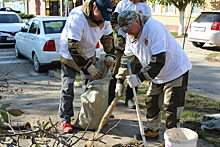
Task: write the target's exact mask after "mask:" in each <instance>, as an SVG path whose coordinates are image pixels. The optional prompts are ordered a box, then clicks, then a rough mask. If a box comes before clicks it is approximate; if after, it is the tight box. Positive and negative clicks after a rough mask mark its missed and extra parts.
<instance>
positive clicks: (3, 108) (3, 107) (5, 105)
mask: <svg viewBox="0 0 220 147" xmlns="http://www.w3.org/2000/svg"><path fill="white" fill-rule="evenodd" d="M9 106H11V105H10V104H2V105H1V107H0V110H5V109H6V108H8V107H9Z"/></svg>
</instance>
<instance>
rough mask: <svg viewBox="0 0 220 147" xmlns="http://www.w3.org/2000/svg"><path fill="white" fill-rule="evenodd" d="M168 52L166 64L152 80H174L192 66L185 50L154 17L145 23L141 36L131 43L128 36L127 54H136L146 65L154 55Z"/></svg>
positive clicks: (160, 81)
mask: <svg viewBox="0 0 220 147" xmlns="http://www.w3.org/2000/svg"><path fill="white" fill-rule="evenodd" d="M161 52H166V61H165V65H164V67H163V68H162V70H161V71H160V73H159V74H158V75H157V77H155V78H154V79H153V80H152V82H153V83H156V84H162V83H166V82H169V81H172V80H174V79H176V78H178V77H180V76H181V75H182V74H184V73H185V72H186V71H188V70H190V69H191V68H192V64H191V63H190V61H189V59H188V57H187V55H186V53H185V51H184V50H183V49H182V47H181V46H180V45H179V44H178V43H177V41H176V40H175V38H174V37H173V36H172V35H171V34H170V33H169V31H168V30H167V28H166V27H165V26H164V25H163V24H161V23H160V22H158V21H156V20H155V19H153V18H151V17H150V18H149V19H148V21H147V22H146V23H145V25H144V27H143V30H142V33H141V35H140V38H139V39H138V40H137V41H136V42H134V43H131V42H130V39H129V37H126V46H125V52H124V53H125V55H127V56H131V55H135V56H136V57H137V58H138V59H139V61H140V62H141V64H142V66H143V67H146V66H147V65H148V64H149V63H150V60H151V57H152V55H156V54H159V53H161Z"/></svg>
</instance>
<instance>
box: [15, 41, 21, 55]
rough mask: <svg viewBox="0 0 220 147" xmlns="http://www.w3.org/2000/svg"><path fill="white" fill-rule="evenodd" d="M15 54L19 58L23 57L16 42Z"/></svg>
mask: <svg viewBox="0 0 220 147" xmlns="http://www.w3.org/2000/svg"><path fill="white" fill-rule="evenodd" d="M15 56H16V57H17V58H21V57H22V55H21V54H20V52H19V50H18V47H17V45H16V44H15Z"/></svg>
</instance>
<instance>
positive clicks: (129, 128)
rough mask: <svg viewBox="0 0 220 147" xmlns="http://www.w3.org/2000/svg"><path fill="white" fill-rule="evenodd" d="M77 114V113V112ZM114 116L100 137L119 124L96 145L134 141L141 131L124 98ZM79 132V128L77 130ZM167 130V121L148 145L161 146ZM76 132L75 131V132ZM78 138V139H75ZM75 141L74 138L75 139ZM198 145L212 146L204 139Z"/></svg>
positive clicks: (77, 97) (81, 143)
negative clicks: (158, 135)
mask: <svg viewBox="0 0 220 147" xmlns="http://www.w3.org/2000/svg"><path fill="white" fill-rule="evenodd" d="M81 90H82V89H81V84H80V83H76V84H75V93H76V95H75V99H74V108H75V112H79V110H80V107H81V102H80V94H81ZM75 114H76V113H75ZM113 114H114V118H110V120H109V122H108V123H107V124H106V125H105V126H104V127H103V129H102V130H101V132H100V133H99V135H98V137H99V136H101V135H103V134H105V132H106V131H108V130H109V129H110V128H113V127H114V126H115V125H116V124H117V123H118V122H119V121H120V122H119V123H118V125H117V126H116V127H115V128H114V129H113V130H111V131H110V132H109V133H108V134H107V135H105V136H104V137H102V139H101V142H98V141H97V142H94V146H95V147H103V146H105V147H112V146H114V147H116V146H120V145H123V144H128V143H134V142H135V139H134V137H133V136H134V135H135V134H137V133H139V126H138V120H137V115H136V110H135V109H129V108H127V107H126V106H125V104H124V102H123V101H122V100H119V101H118V103H117V105H116V107H115V109H114V111H113ZM141 117H142V121H143V123H144V125H146V122H145V121H146V119H145V114H144V112H141ZM76 132H77V130H76ZM83 132H84V131H79V132H77V133H76V134H75V135H76V136H78V137H81V136H82V134H83ZM164 132H165V123H164V122H163V123H162V124H161V129H160V137H159V139H158V140H147V145H148V147H159V146H160V145H161V144H162V143H164V138H163V137H164V136H163V133H164ZM74 133H75V132H74ZM93 133H94V132H93V131H88V132H87V133H86V135H85V137H86V138H90V137H91V136H92V134H93ZM75 140H76V139H75ZM73 142H74V139H73ZM197 143H198V145H197V146H198V147H212V145H209V144H207V143H205V142H204V141H203V140H200V139H199V140H198V142H197ZM84 145H85V141H84V140H81V141H79V142H78V143H77V144H76V145H74V146H79V147H81V146H84Z"/></svg>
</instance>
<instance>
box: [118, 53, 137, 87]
mask: <svg viewBox="0 0 220 147" xmlns="http://www.w3.org/2000/svg"><path fill="white" fill-rule="evenodd" d="M134 59H135V56H125V55H123V56H122V59H121V65H120V67H119V69H118V74H116V76H115V78H116V79H117V83H121V84H123V82H124V80H125V79H126V76H127V75H129V72H128V68H127V64H126V63H125V60H130V62H131V64H132V63H133V61H134Z"/></svg>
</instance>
